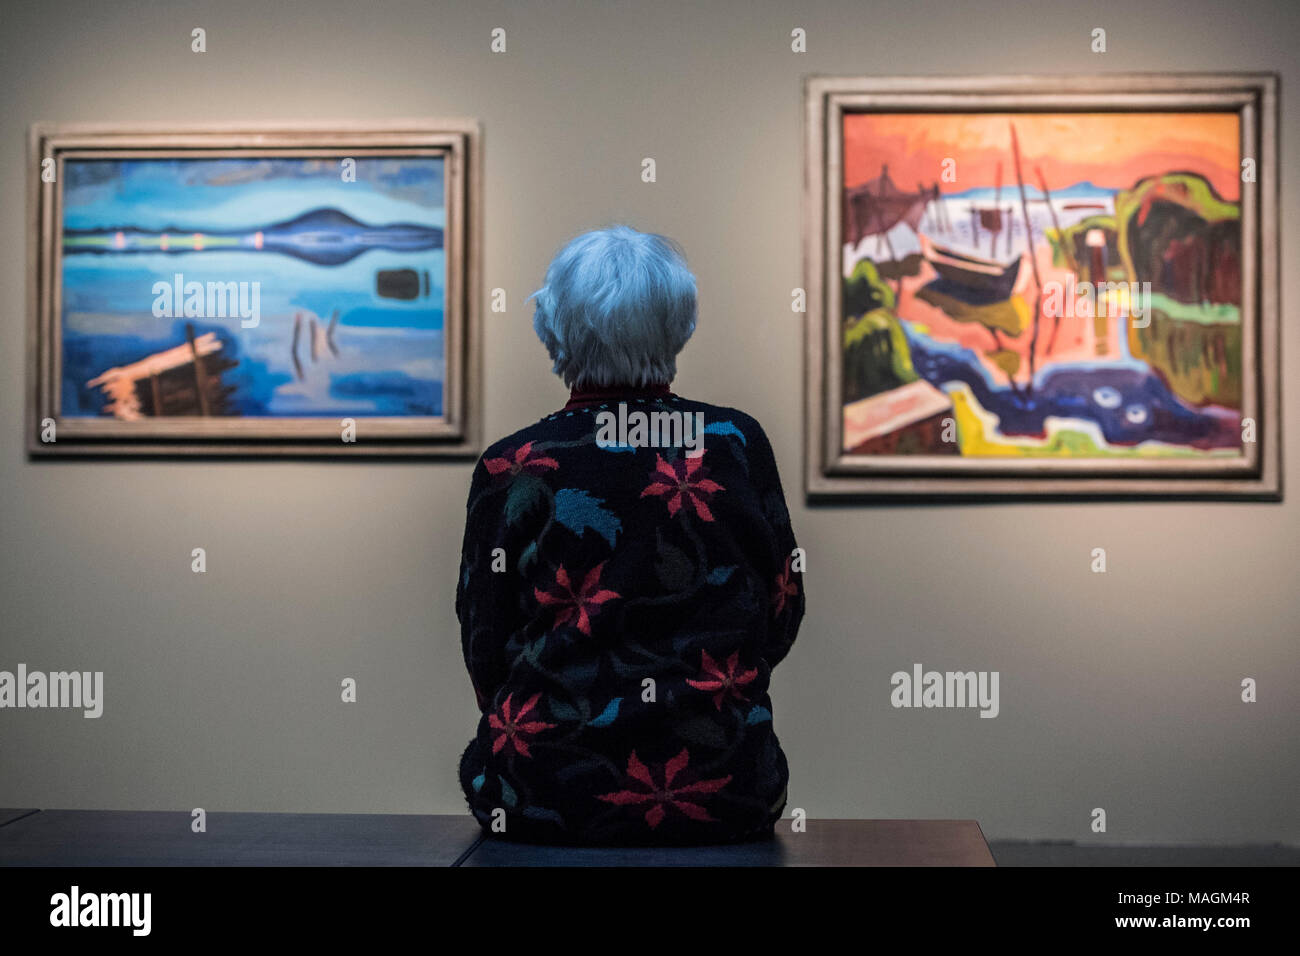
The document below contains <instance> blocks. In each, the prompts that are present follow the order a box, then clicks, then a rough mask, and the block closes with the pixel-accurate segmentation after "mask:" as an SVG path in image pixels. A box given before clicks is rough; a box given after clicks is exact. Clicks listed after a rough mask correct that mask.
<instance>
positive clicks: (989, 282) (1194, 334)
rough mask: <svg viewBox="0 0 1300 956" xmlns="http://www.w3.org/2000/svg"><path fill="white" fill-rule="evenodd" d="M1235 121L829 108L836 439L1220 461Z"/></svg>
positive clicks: (1233, 241) (988, 452)
mask: <svg viewBox="0 0 1300 956" xmlns="http://www.w3.org/2000/svg"><path fill="white" fill-rule="evenodd" d="M1239 122H1240V120H1239V117H1238V115H1237V114H1236V113H1235V112H1165V113H1144V112H1131V113H1130V112H1104V113H1100V112H1099V113H1086V112H1071V113H1033V112H1015V113H996V112H989V113H982V112H963V113H942V112H926V113H906V112H881V113H847V112H846V113H845V114H844V115H843V119H842V124H843V125H842V137H843V139H842V141H843V162H842V172H843V182H842V204H841V210H840V225H841V233H842V235H841V243H840V250H839V251H840V253H841V256H842V258H841V265H842V283H843V284H842V287H841V290H840V292H841V295H840V301H841V304H842V308H841V310H840V311H841V313H842V314H841V315H840V316H839V319H840V322H841V323H842V324H841V330H840V331H841V334H842V351H841V356H842V368H841V376H840V381H841V384H842V395H841V399H842V401H841V410H842V416H843V428H842V445H843V448H842V451H843V453H844V454H846V455H870V456H917V455H925V456H959V457H961V458H968V459H970V458H974V459H1021V458H1038V459H1044V460H1048V459H1080V458H1084V459H1095V460H1097V461H1099V462H1102V461H1117V460H1120V459H1146V460H1156V459H1215V458H1228V459H1231V458H1236V457H1239V456H1240V455H1241V454H1242V442H1243V437H1242V436H1243V428H1242V407H1243V404H1242V397H1243V396H1242V393H1243V337H1242V316H1241V306H1242V230H1241V208H1240V205H1239V204H1240V199H1241V186H1242V181H1241V177H1242V162H1241V161H1242V157H1241V155H1240V146H1239V143H1240V128H1239Z"/></svg>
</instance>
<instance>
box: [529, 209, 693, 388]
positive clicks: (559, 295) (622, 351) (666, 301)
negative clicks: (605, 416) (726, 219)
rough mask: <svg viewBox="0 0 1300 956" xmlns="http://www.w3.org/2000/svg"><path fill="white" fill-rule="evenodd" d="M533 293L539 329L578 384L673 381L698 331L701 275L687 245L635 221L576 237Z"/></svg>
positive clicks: (564, 372) (567, 378)
mask: <svg viewBox="0 0 1300 956" xmlns="http://www.w3.org/2000/svg"><path fill="white" fill-rule="evenodd" d="M530 298H535V299H536V300H537V306H536V311H535V312H534V313H533V328H534V329H536V330H537V337H538V338H540V339H541V340H542V344H543V345H545V346H546V351H547V352H549V353H550V356H551V359H552V361H553V362H554V363H555V364H554V371H555V373H556V374H557V375H559V376H560V377H562V378H563V379H564V384H565V385H568V386H569V387H570V388H573V387H591V386H601V385H663V384H667V383H668V382H671V381H672V380H673V376H674V375H676V374H677V353H678V352H680V351H681V350H682V346H684V345H685V344H686V340H687V339H689V338H690V337H691V333H692V332H694V331H695V316H696V303H695V276H693V275H692V274H691V271H690V270H689V269H688V268H687V267H686V258H685V256H683V255H682V251H681V249H680V248H679V247H678V245H677V244H676V243H675V242H673V241H672V240H671V239H668V238H666V237H664V236H659V235H655V234H653V233H645V232H638V231H637V230H635V229H633V228H631V227H629V226H611V227H610V228H608V229H596V230H593V231H591V232H585V233H583V234H582V235H580V236H578V237H577V238H575V239H572V240H570V241H569V243H568V244H567V245H566V246H565V247H564V248H563V249H561V250H560V252H559V254H558V255H557V256H556V257H555V259H554V260H552V262H551V265H550V267H549V268H548V269H547V270H546V284H545V285H544V286H542V288H540V289H538V290H537V291H536V292H534V293H533V294H532V296H530Z"/></svg>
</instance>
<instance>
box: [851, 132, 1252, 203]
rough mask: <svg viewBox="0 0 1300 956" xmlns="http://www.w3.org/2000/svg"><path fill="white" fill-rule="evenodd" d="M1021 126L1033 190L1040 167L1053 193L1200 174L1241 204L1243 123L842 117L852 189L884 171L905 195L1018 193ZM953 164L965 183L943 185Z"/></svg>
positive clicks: (1027, 175)
mask: <svg viewBox="0 0 1300 956" xmlns="http://www.w3.org/2000/svg"><path fill="white" fill-rule="evenodd" d="M1011 122H1014V123H1015V125H1016V135H1017V137H1018V138H1019V140H1020V155H1021V162H1022V164H1023V169H1024V175H1025V181H1026V184H1029V183H1035V182H1036V181H1037V176H1036V175H1035V173H1034V167H1035V166H1039V167H1041V168H1042V170H1043V175H1044V176H1045V177H1046V178H1047V186H1048V188H1049V189H1062V188H1064V187H1066V186H1071V185H1073V184H1074V183H1077V182H1082V181H1084V180H1088V181H1091V182H1092V183H1094V184H1095V185H1097V186H1103V187H1106V188H1110V189H1127V188H1128V187H1130V186H1132V185H1133V184H1134V183H1135V182H1136V181H1137V180H1138V179H1140V178H1141V177H1142V176H1149V175H1155V174H1159V173H1167V172H1171V171H1173V170H1186V171H1191V172H1194V173H1200V174H1201V175H1202V176H1204V177H1205V178H1206V179H1208V180H1209V181H1210V183H1211V184H1212V185H1213V186H1214V188H1215V189H1216V190H1217V191H1218V193H1219V195H1220V196H1222V197H1223V198H1224V199H1228V200H1233V201H1236V200H1238V199H1239V198H1240V191H1241V189H1240V187H1241V179H1240V177H1241V159H1240V156H1239V147H1238V143H1239V132H1238V118H1237V115H1236V114H1235V113H1012V114H1006V113H1001V114H999V113H874V114H864V113H849V114H846V115H845V117H844V185H845V186H846V187H853V186H857V185H859V184H861V183H863V182H865V181H867V180H869V179H871V178H873V177H874V176H877V175H879V173H880V167H881V165H882V164H887V165H888V166H889V175H890V178H891V179H892V180H893V181H894V183H895V185H897V186H898V187H899V188H900V189H907V190H912V189H915V188H916V185H917V184H918V183H924V184H925V185H927V186H928V185H930V184H931V183H934V182H938V183H939V186H940V188H941V189H942V190H943V192H945V193H959V192H964V191H966V190H967V189H975V188H978V187H982V186H989V187H991V186H995V185H996V176H997V164H998V162H1001V163H1002V187H1003V189H1004V190H1005V189H1007V188H1008V187H1009V188H1011V189H1013V190H1014V188H1015V182H1016V171H1015V166H1014V164H1013V161H1012V155H1011V128H1010V125H1009V124H1010V123H1011ZM946 157H951V158H953V159H955V160H956V161H957V181H956V182H955V183H946V182H943V179H942V162H943V160H944V159H945V158H946Z"/></svg>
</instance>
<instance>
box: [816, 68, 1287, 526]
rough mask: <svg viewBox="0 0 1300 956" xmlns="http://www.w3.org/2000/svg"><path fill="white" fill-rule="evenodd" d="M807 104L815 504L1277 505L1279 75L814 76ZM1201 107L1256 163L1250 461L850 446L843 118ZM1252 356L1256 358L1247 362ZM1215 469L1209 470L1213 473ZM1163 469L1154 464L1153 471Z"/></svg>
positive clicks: (1251, 232)
mask: <svg viewBox="0 0 1300 956" xmlns="http://www.w3.org/2000/svg"><path fill="white" fill-rule="evenodd" d="M804 92H805V96H804V106H805V109H804V144H803V147H804V148H803V152H804V195H803V207H804V274H805V289H806V292H807V312H806V315H805V335H804V382H805V390H804V425H805V434H804V487H805V494H806V496H807V497H808V499H809V500H810V501H817V500H852V499H858V500H900V499H919V500H935V499H988V498H995V499H997V498H1001V499H1034V498H1066V499H1071V498H1149V497H1167V498H1200V499H1215V498H1251V499H1258V500H1280V499H1281V495H1282V475H1281V462H1282V458H1281V435H1282V430H1281V420H1280V413H1281V400H1280V399H1281V385H1280V371H1281V354H1280V353H1281V350H1280V326H1279V321H1280V280H1279V238H1278V215H1279V209H1278V162H1279V152H1278V134H1277V129H1278V119H1277V118H1278V108H1279V107H1278V78H1277V76H1276V75H1275V74H1258V73H1227V74H1223V73H1215V74H1205V73H1195V74H1179V73H1162V74H1101V75H1094V76H1089V77H1078V76H1064V75H1057V76H1035V75H987V76H928V77H920V76H917V77H865V76H811V77H808V78H807V79H806V80H805V90H804ZM1140 110H1146V111H1152V112H1154V111H1160V112H1166V111H1168V112H1192V111H1197V110H1213V111H1231V112H1236V113H1237V115H1238V116H1239V117H1240V136H1241V144H1240V145H1241V148H1240V156H1242V157H1256V158H1258V165H1257V169H1258V175H1257V178H1256V181H1255V182H1243V183H1242V194H1241V232H1242V243H1241V245H1242V259H1243V262H1242V307H1241V319H1242V324H1243V352H1242V354H1243V361H1242V364H1243V369H1242V374H1243V379H1244V390H1243V410H1242V415H1243V417H1245V416H1247V415H1253V417H1254V418H1255V419H1256V422H1257V426H1258V433H1257V434H1258V440H1257V441H1256V442H1254V443H1250V444H1248V445H1244V446H1243V448H1244V451H1243V456H1242V459H1243V460H1238V459H1232V460H1231V461H1230V463H1225V462H1213V463H1210V462H1178V461H1173V462H1153V461H1141V460H1136V461H1131V462H1109V463H1108V464H1107V466H1106V467H1099V466H1098V464H1097V460H1096V459H1088V458H1077V459H1066V460H1058V459H1051V460H1046V459H1042V458H1025V459H1000V460H997V459H990V460H960V461H956V462H954V461H942V462H941V461H939V460H937V456H928V455H927V456H915V458H913V459H911V460H901V461H900V460H899V459H900V458H903V457H904V456H899V455H890V456H885V455H880V456H871V455H850V454H846V453H845V452H844V451H843V441H842V428H843V421H842V416H843V413H842V405H840V404H839V402H840V401H841V395H842V393H841V390H840V374H841V370H842V365H841V361H842V353H841V351H840V349H841V345H842V343H841V335H840V331H839V329H840V324H839V322H838V321H837V320H836V319H835V318H834V317H836V316H838V315H839V313H840V306H841V303H840V291H841V284H842V272H841V235H842V233H841V229H840V226H841V224H840V202H841V192H842V188H843V187H842V183H843V171H842V162H843V157H842V154H841V150H840V146H841V144H840V136H841V131H842V129H843V126H842V122H843V117H844V115H845V113H846V112H853V111H857V112H906V113H924V112H944V113H958V112H972V113H980V112H997V113H1017V112H1025V113H1029V112H1044V111H1052V112H1085V111H1086V112H1107V111H1114V112H1134V111H1140ZM1249 359H1253V362H1252V361H1248V360H1249ZM1211 464H1212V465H1213V467H1206V466H1207V465H1211ZM1152 466H1155V467H1152Z"/></svg>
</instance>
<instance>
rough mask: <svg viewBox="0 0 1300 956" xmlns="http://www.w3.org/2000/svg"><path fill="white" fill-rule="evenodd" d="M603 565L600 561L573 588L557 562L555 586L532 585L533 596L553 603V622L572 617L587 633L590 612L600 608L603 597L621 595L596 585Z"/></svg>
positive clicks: (603, 600) (557, 623)
mask: <svg viewBox="0 0 1300 956" xmlns="http://www.w3.org/2000/svg"><path fill="white" fill-rule="evenodd" d="M604 567H605V562H604V561H602V562H600V564H598V565H596V566H595V567H594V568H592V569H591V570H590V571H588V572H587V576H586V577H584V578H583V579H582V586H581V587H579V588H578V589H577V591H575V590H574V589H573V584H572V583H571V582H570V581H569V572H567V571H565V570H564V565H560V566H559V568H557V569H556V571H555V585H556V586H555V587H553V588H552V589H551V590H549V591H543V590H542V589H541V588H533V596H534V597H536V598H537V600H538V602H539V603H541V604H547V605H553V606H555V607H556V608H558V609H559V610H557V611H556V613H555V623H556V625H561V624H568V623H569V622H570V621H574V620H575V619H576V624H575V626H576V627H577V628H578V630H580V631H582V633H583V634H587V635H590V634H591V615H593V614H595V613H596V612H597V611H599V610H600V606H601V605H602V604H604V603H605V602H606V601H610V600H613V599H614V598H616V597H622V595H621V594H619V593H618V592H617V591H610V590H607V589H605V588H602V587H600V572H601V569H602V568H604Z"/></svg>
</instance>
